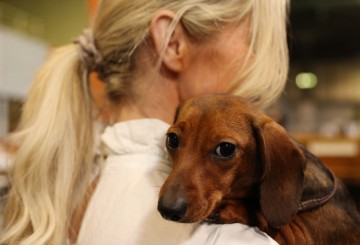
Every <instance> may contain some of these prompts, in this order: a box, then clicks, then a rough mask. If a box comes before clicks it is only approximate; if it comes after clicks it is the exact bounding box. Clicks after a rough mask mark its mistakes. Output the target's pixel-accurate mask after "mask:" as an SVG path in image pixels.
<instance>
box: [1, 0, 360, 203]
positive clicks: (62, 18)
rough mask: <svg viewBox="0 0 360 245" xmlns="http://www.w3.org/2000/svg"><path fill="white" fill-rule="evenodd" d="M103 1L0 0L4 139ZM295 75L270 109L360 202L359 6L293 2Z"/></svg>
mask: <svg viewBox="0 0 360 245" xmlns="http://www.w3.org/2000/svg"><path fill="white" fill-rule="evenodd" d="M96 3H97V0H76V1H74V0H62V1H55V0H32V1H29V0H0V138H2V137H4V136H5V135H6V134H7V133H8V132H9V131H12V130H14V128H15V127H16V123H17V121H18V118H19V114H20V111H21V105H22V101H23V100H24V97H25V95H26V92H27V90H28V88H29V85H30V83H31V80H32V78H33V76H34V74H35V72H36V70H37V69H38V67H39V66H40V65H41V63H42V62H43V61H44V59H45V57H46V55H47V53H48V51H49V49H51V48H52V47H54V46H58V45H63V44H67V43H70V42H72V41H73V40H74V38H75V37H77V36H78V35H79V34H80V33H81V32H82V30H83V29H84V28H86V27H87V26H88V25H89V24H90V23H91V19H92V17H93V15H94V12H95V8H96ZM288 40H289V49H290V65H291V69H290V73H289V78H288V84H287V87H286V90H285V92H284V93H283V95H282V97H281V98H280V100H279V102H278V103H276V104H275V105H273V106H272V107H271V108H269V110H268V111H267V112H268V114H269V115H270V116H272V117H273V118H274V119H276V120H277V121H278V122H280V123H281V124H282V125H283V126H284V127H285V128H286V129H287V130H288V131H289V132H290V133H291V134H292V135H293V136H294V137H295V138H296V139H297V140H298V141H300V142H301V143H303V144H304V145H306V146H307V147H308V148H309V149H310V150H311V151H312V152H313V153H315V154H316V155H317V156H319V157H320V158H321V159H322V160H323V161H324V162H325V163H326V164H327V165H328V166H329V167H330V168H331V169H332V170H333V171H334V172H335V173H336V174H337V175H338V176H339V177H340V178H341V179H342V180H344V181H345V183H346V184H347V185H348V186H349V188H350V190H351V192H352V194H353V195H354V197H355V198H356V199H357V201H358V202H359V203H360V194H359V193H360V1H359V0H291V13H290V17H289V38H288Z"/></svg>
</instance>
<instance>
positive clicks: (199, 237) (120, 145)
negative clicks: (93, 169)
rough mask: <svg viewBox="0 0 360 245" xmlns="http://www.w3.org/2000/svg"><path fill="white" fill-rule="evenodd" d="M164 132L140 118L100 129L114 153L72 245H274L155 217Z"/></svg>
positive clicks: (164, 160)
mask: <svg viewBox="0 0 360 245" xmlns="http://www.w3.org/2000/svg"><path fill="white" fill-rule="evenodd" d="M168 127H169V125H168V124H166V123H164V122H162V121H159V120H156V119H142V120H134V121H128V122H122V123H117V124H115V125H114V126H112V127H108V128H107V129H106V130H105V132H104V134H103V135H102V140H103V142H104V143H105V144H106V145H107V146H108V147H109V148H111V150H112V151H113V152H114V154H113V155H110V156H109V157H108V158H107V161H106V165H105V168H104V171H103V174H102V176H101V178H100V181H99V183H98V186H97V188H96V190H95V192H94V194H93V196H92V199H91V201H90V203H89V206H88V209H87V210H86V214H85V217H84V220H83V223H82V227H81V230H80V234H79V238H78V242H77V244H78V245H113V244H114V245H115V244H116V245H118V244H126V245H135V244H136V245H143V244H144V245H152V244H154V245H162V244H166V245H171V244H184V245H185V244H186V245H201V244H226V245H228V244H237V245H238V244H249V245H252V244H254V245H263V244H264V245H265V244H268V245H269V244H277V243H276V242H274V241H273V240H272V239H271V238H269V237H268V236H267V235H265V234H264V233H262V232H260V231H259V230H258V229H255V228H250V227H248V226H245V225H241V224H232V225H205V224H204V225H198V224H179V223H175V222H170V221H166V220H164V219H163V218H162V217H161V216H160V214H159V213H158V212H157V209H156V207H157V199H158V192H159V190H160V187H161V185H162V184H163V182H164V181H165V179H166V177H167V175H168V174H169V172H170V170H171V165H170V161H169V158H168V156H167V154H166V152H165V148H164V145H165V144H164V141H165V133H166V131H167V129H168Z"/></svg>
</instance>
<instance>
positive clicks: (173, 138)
mask: <svg viewBox="0 0 360 245" xmlns="http://www.w3.org/2000/svg"><path fill="white" fill-rule="evenodd" d="M166 146H167V147H168V148H170V149H176V148H178V147H179V138H178V136H177V135H176V134H175V133H168V134H167V138H166Z"/></svg>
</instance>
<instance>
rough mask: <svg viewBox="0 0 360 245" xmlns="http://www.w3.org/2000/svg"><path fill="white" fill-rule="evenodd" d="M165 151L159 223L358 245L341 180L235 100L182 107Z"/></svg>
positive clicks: (359, 220)
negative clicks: (224, 226) (222, 226)
mask: <svg viewBox="0 0 360 245" xmlns="http://www.w3.org/2000/svg"><path fill="white" fill-rule="evenodd" d="M167 148H168V150H169V153H170V155H171V157H172V159H173V164H174V165H173V171H172V172H171V174H170V176H169V177H168V179H167V180H166V182H165V184H164V185H163V187H162V189H161V191H160V199H159V205H158V209H159V211H160V213H161V214H162V215H163V217H164V218H166V219H170V220H173V221H177V222H197V221H208V222H214V223H236V222H238V223H244V224H248V225H251V226H258V227H259V228H260V229H261V230H262V231H264V232H266V233H267V234H269V235H270V236H271V237H273V238H274V239H275V240H276V241H277V242H278V243H279V244H304V245H305V244H306V245H311V244H321V245H331V244H339V245H340V244H341V245H346V244H349V245H350V244H351V245H353V244H360V215H359V213H358V211H357V209H356V206H355V205H354V203H353V201H352V200H351V198H350V196H349V194H348V192H347V190H346V188H345V186H344V185H343V184H342V182H341V181H340V180H338V179H336V178H335V177H334V175H333V174H332V173H331V171H330V170H328V169H327V168H326V167H325V166H324V165H323V164H322V163H321V162H320V161H319V160H318V159H317V158H316V157H315V156H313V155H312V154H311V153H309V152H308V151H307V150H306V149H304V148H303V147H302V146H301V145H299V144H297V143H296V142H295V141H293V140H292V139H291V138H290V137H289V136H288V135H287V133H286V132H285V131H284V129H283V128H282V127H281V126H279V125H278V124H276V123H275V122H274V121H273V120H272V119H270V118H269V117H266V116H265V115H263V114H261V113H260V112H259V111H258V110H256V109H255V108H254V107H253V106H251V105H250V104H248V103H247V102H245V101H244V100H241V99H240V98H238V97H235V96H225V95H211V96H201V97H198V98H195V99H192V100H190V101H188V102H186V103H185V104H184V105H183V106H182V107H181V108H180V109H179V111H178V112H177V116H176V118H175V124H174V125H173V126H172V127H171V128H170V129H169V131H168V138H167Z"/></svg>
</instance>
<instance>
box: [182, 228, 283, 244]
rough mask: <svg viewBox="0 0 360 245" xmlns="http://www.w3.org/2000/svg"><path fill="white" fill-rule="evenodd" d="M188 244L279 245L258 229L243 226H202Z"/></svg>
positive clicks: (196, 230)
mask: <svg viewBox="0 0 360 245" xmlns="http://www.w3.org/2000/svg"><path fill="white" fill-rule="evenodd" d="M188 244H190V245H193V244H194V245H195V244H206V245H216V244H219V245H220V244H227V245H232V244H234V245H235V244H249V245H276V244H277V243H276V242H275V241H274V240H273V239H272V238H271V237H269V236H268V235H266V234H265V233H263V232H261V231H260V230H259V229H258V228H256V227H249V226H247V225H243V224H226V225H217V224H202V225H199V226H198V228H197V229H195V231H194V233H193V235H192V236H191V238H190V240H189V243H188Z"/></svg>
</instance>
